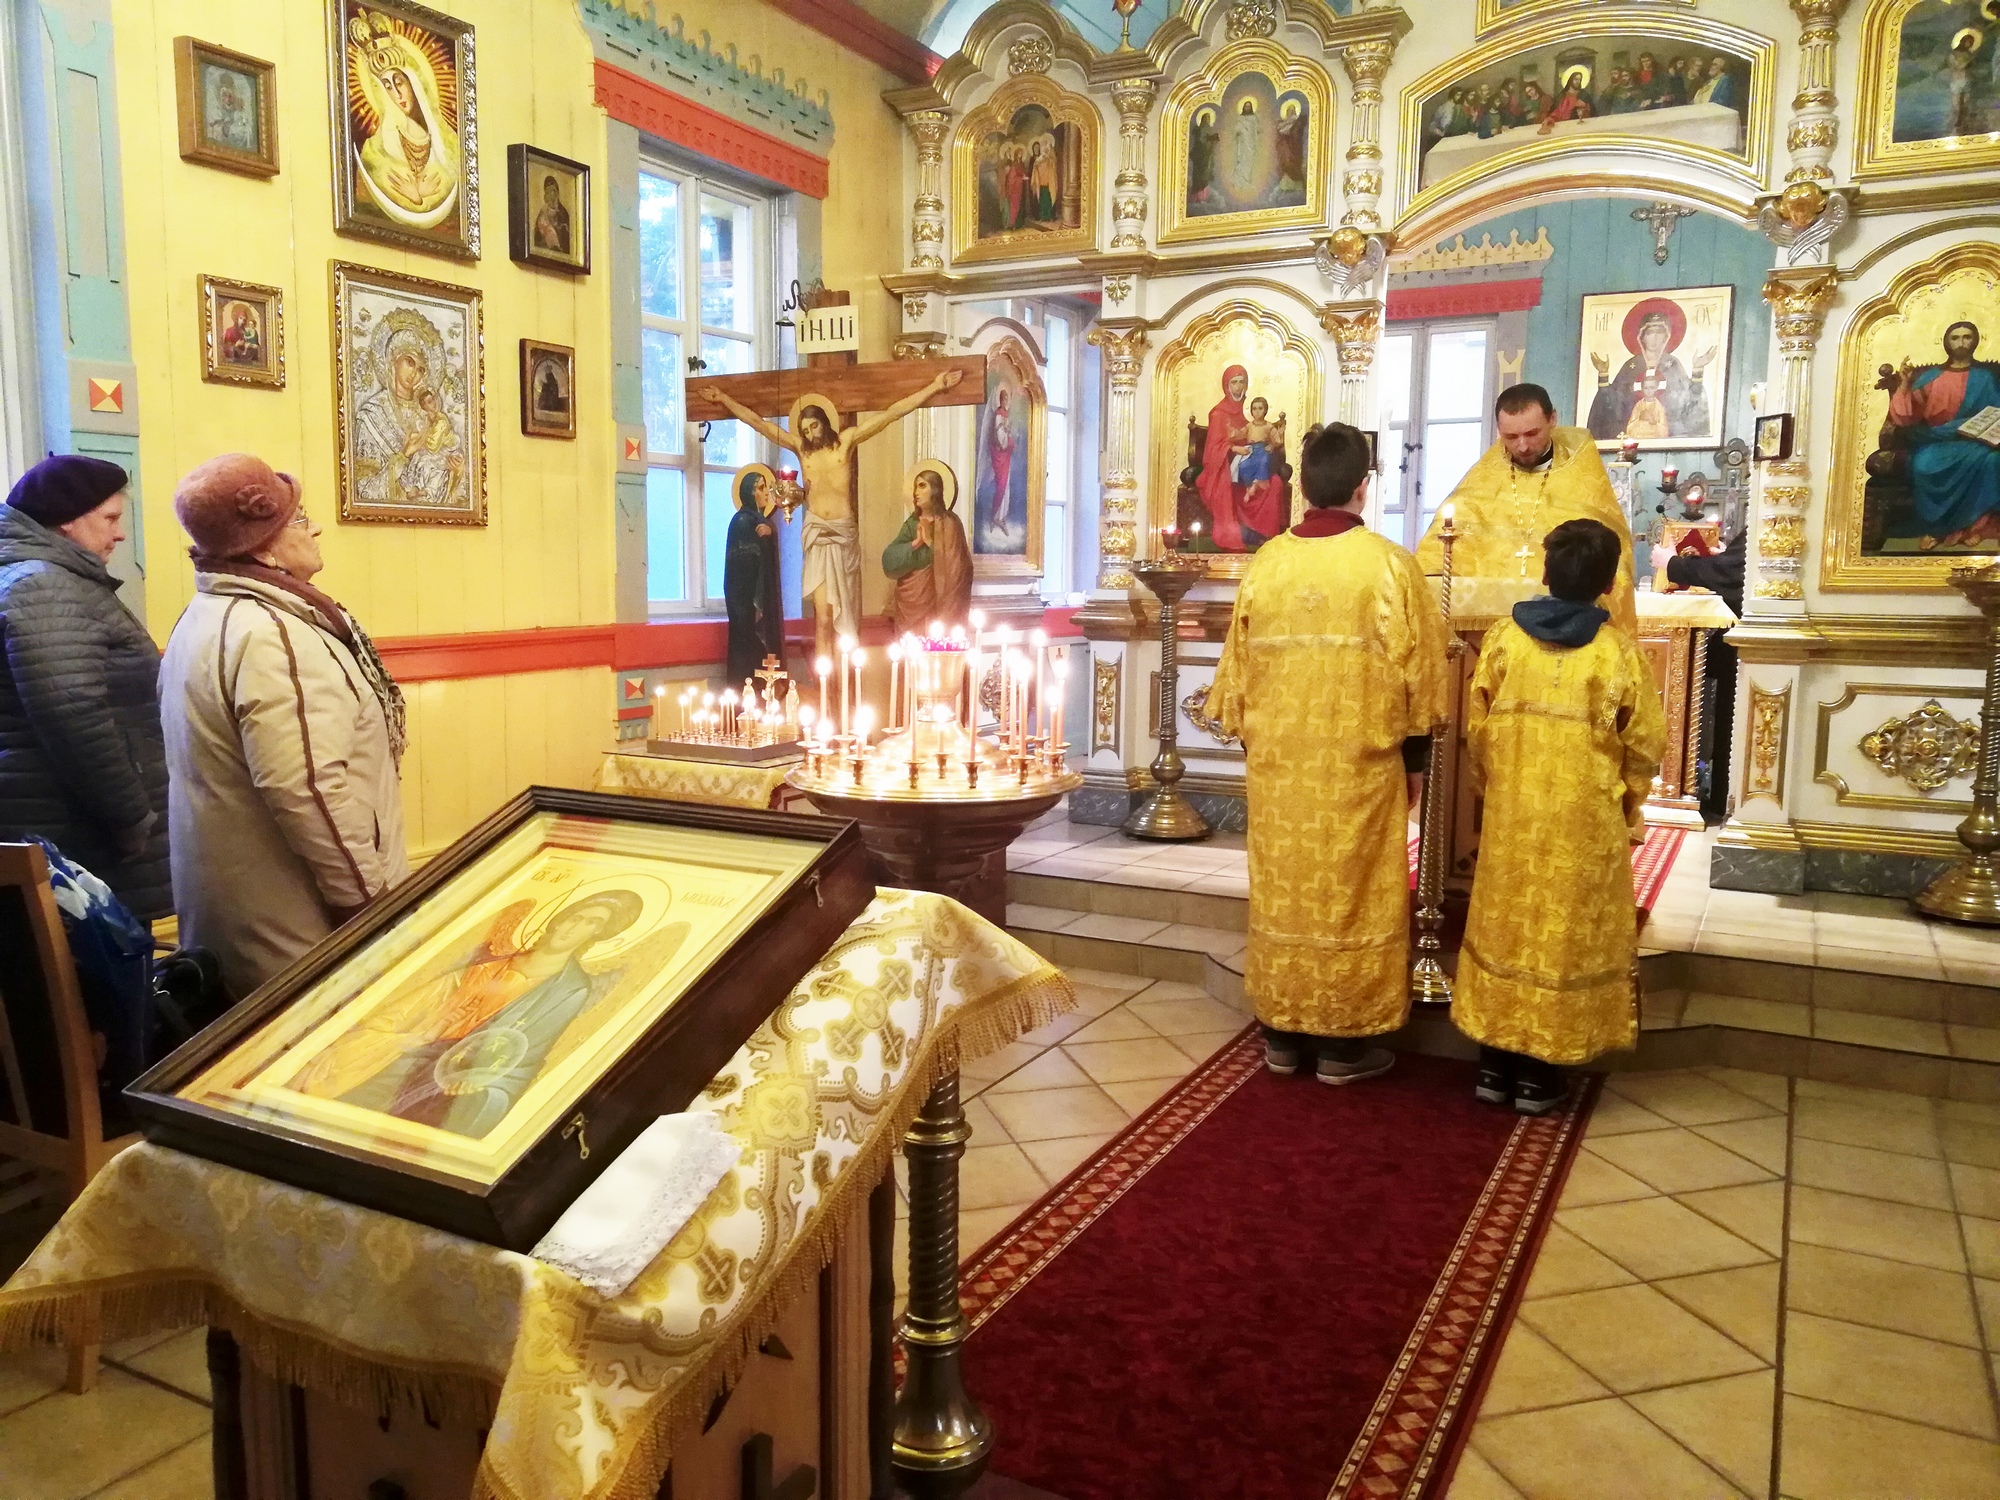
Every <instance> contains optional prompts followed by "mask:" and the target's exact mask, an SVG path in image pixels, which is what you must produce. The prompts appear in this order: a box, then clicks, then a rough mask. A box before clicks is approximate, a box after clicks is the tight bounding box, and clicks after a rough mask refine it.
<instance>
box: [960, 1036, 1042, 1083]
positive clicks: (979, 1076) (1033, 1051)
mask: <svg viewBox="0 0 2000 1500" xmlns="http://www.w3.org/2000/svg"><path fill="white" fill-rule="evenodd" d="M1041 1055H1042V1049H1041V1048H1040V1047H1033V1046H1030V1045H1029V1044H1028V1043H1026V1042H1009V1043H1008V1044H1007V1045H1006V1046H1004V1047H1002V1048H1000V1049H998V1050H997V1051H994V1052H989V1053H987V1054H986V1055H985V1056H984V1057H975V1058H972V1059H971V1060H970V1061H967V1062H963V1063H961V1064H959V1068H958V1076H959V1078H960V1079H962V1080H963V1081H964V1082H965V1083H966V1084H967V1085H969V1087H968V1088H967V1089H966V1092H967V1093H968V1094H970V1093H973V1092H976V1091H977V1089H979V1088H984V1087H985V1086H986V1085H987V1084H989V1083H993V1082H996V1081H998V1080H999V1079H1002V1078H1005V1077H1006V1076H1007V1075H1008V1074H1009V1073H1011V1072H1013V1071H1014V1070H1015V1069H1016V1068H1019V1067H1022V1066H1024V1065H1025V1064H1027V1063H1031V1062H1033V1061H1034V1060H1035V1059H1036V1058H1038V1057H1040V1056H1041Z"/></svg>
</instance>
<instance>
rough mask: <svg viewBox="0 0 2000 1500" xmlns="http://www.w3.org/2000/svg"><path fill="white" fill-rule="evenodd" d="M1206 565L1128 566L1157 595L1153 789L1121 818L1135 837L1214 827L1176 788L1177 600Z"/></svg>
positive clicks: (1179, 766)
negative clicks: (1157, 691)
mask: <svg viewBox="0 0 2000 1500" xmlns="http://www.w3.org/2000/svg"><path fill="white" fill-rule="evenodd" d="M1204 571H1205V570H1204V567H1203V565H1202V563H1201V560H1200V559H1199V558H1189V559H1187V560H1185V561H1184V562H1181V563H1179V564H1177V563H1176V560H1175V559H1174V558H1173V557H1171V556H1169V557H1164V558H1161V559H1160V560H1159V561H1157V562H1149V563H1140V564H1138V565H1136V566H1135V567H1134V568H1133V569H1132V576H1133V577H1135V578H1137V579H1138V580H1139V581H1140V582H1141V583H1143V584H1144V585H1145V586H1146V587H1147V588H1149V589H1151V590H1152V591H1153V593H1154V594H1155V595H1156V596H1158V598H1159V601H1160V753H1159V754H1158V755H1156V756H1154V757H1153V781H1154V783H1155V789H1154V791H1153V792H1152V794H1151V795H1150V796H1148V797H1147V798H1146V800H1145V801H1144V802H1142V803H1140V804H1139V806H1138V807H1137V808H1136V809H1134V810H1133V812H1132V815H1131V816H1130V817H1128V818H1127V819H1126V820H1125V832H1127V833H1129V834H1131V835H1132V837H1134V838H1140V839H1161V840H1175V839H1205V838H1207V837H1208V836H1209V834H1210V833H1211V832H1213V830H1212V829H1211V828H1210V827H1209V826H1208V819H1206V818H1204V817H1203V816H1202V815H1201V813H1200V812H1199V811H1198V810H1197V809H1196V808H1195V805H1194V804H1193V803H1192V802H1190V801H1188V799H1187V794H1186V793H1184V792H1183V791H1182V790H1181V789H1180V779H1181V777H1183V776H1184V775H1186V774H1187V765H1186V763H1185V762H1184V761H1182V759H1181V751H1180V734H1179V730H1180V726H1179V724H1178V723H1177V722H1176V720H1175V717H1174V716H1175V715H1176V714H1177V713H1178V712H1179V711H1180V710H1179V703H1180V654H1179V629H1180V604H1181V600H1182V599H1183V598H1184V597H1186V595H1187V592H1188V590H1189V589H1191V588H1193V587H1194V586H1195V585H1196V584H1197V583H1199V582H1201V580H1202V577H1203V574H1204Z"/></svg>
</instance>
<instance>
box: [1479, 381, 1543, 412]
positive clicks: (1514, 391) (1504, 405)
mask: <svg viewBox="0 0 2000 1500" xmlns="http://www.w3.org/2000/svg"><path fill="white" fill-rule="evenodd" d="M1537 408H1539V409H1540V410H1541V411H1543V412H1544V413H1546V414H1547V415H1549V416H1551V417H1553V416H1554V415H1555V414H1556V404H1555V402H1553V401H1551V400H1550V399H1549V393H1548V391H1547V390H1546V389H1545V388H1544V387H1542V386H1539V385H1510V386H1508V387H1507V389H1506V390H1504V391H1502V392H1501V393H1500V394H1499V395H1497V396H1495V397H1494V398H1493V415H1494V416H1496V417H1497V416H1499V415H1500V413H1502V412H1503V411H1505V412H1520V411H1531V410H1535V409H1537Z"/></svg>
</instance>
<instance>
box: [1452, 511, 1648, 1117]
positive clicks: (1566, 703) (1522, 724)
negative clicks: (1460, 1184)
mask: <svg viewBox="0 0 2000 1500" xmlns="http://www.w3.org/2000/svg"><path fill="white" fill-rule="evenodd" d="M1625 546H1626V543H1625V539H1624V538H1623V537H1621V536H1619V535H1618V534H1617V533H1616V532H1614V531H1612V529H1611V528H1610V527H1608V526H1605V525H1602V524H1600V523H1599V522H1597V521H1589V520H1575V521H1565V522H1563V523H1562V525H1560V526H1558V527H1556V528H1555V529H1554V530H1553V531H1551V532H1550V533H1549V534H1548V536H1547V537H1546V538H1544V539H1543V543H1542V550H1543V551H1544V553H1545V555H1546V558H1547V563H1546V568H1547V583H1548V587H1549V592H1548V594H1547V595H1545V596H1543V597H1541V598H1538V599H1529V600H1526V601H1524V602H1523V603H1520V604H1517V605H1515V606H1514V612H1513V618H1512V619H1510V620H1508V621H1506V622H1504V623H1503V624H1501V625H1499V626H1497V627H1496V628H1494V629H1492V630H1489V631H1488V632H1487V633H1486V639H1485V641H1484V643H1483V645H1482V649H1481V651H1480V654H1479V667H1478V670H1477V671H1476V672H1475V673H1474V674H1473V678H1472V692H1471V695H1470V699H1469V704H1468V707H1467V710H1466V719H1465V741H1466V747H1467V749H1468V751H1469V754H1470V760H1471V764H1472V774H1473V779H1474V784H1475V785H1477V786H1481V787H1482V788H1483V790H1484V792H1485V796H1486V810H1485V818H1484V822H1483V824H1482V827H1481V832H1480V841H1479V870H1478V874H1477V875H1476V876H1475V877H1474V878H1473V884H1472V908H1471V910H1470V911H1469V912H1468V913H1467V915H1466V922H1465V942H1464V944H1463V945H1462V946H1461V947H1460V949H1459V954H1458V974H1457V978H1456V981H1455V984H1454V988H1453V993H1452V1001H1451V1017H1452V1020H1453V1021H1454V1022H1456V1023H1457V1026H1458V1029H1459V1030H1460V1031H1462V1032H1464V1033H1465V1034H1466V1035H1467V1036H1469V1037H1471V1038H1472V1039H1473V1040H1474V1041H1476V1042H1478V1043H1479V1044H1480V1049H1479V1061H1480V1066H1479V1085H1478V1090H1477V1092H1478V1095H1479V1098H1480V1099H1482V1100H1484V1101H1485V1102H1486V1103H1488V1104H1506V1103H1507V1102H1508V1101H1509V1100H1510V1099H1511V1100H1512V1102H1513V1105H1514V1108H1515V1110H1516V1111H1518V1112H1519V1113H1521V1114H1524V1115H1539V1114H1545V1113H1547V1112H1548V1111H1549V1110H1552V1109H1554V1108H1555V1107H1556V1106H1557V1105H1559V1104H1560V1103H1561V1102H1562V1099H1563V1094H1564V1091H1565V1084H1564V1080H1563V1077H1562V1074H1561V1073H1560V1072H1558V1071H1557V1068H1556V1067H1555V1066H1553V1065H1555V1064H1574V1063H1583V1062H1588V1061H1590V1059H1592V1058H1593V1057H1596V1056H1597V1055H1598V1054H1599V1053H1601V1052H1608V1051H1611V1050H1613V1049H1614V1048H1623V1047H1630V1046H1632V1045H1633V1044H1634V1043H1635V1042H1636V1041H1637V1039H1638V996H1637V993H1636V991H1635V989H1634V979H1635V976H1634V973H1633V962H1634V960H1635V958H1636V957H1637V954H1636V946H1637V945H1636V939H1637V934H1638V920H1637V915H1636V912H1635V910H1634V907H1633V901H1632V851H1631V845H1632V844H1633V843H1636V842H1637V841H1638V840H1640V839H1642V838H1643V837H1644V836H1645V823H1644V820H1643V808H1644V806H1645V802H1646V795H1647V793H1648V792H1650V791H1651V790H1652V786H1653V773H1654V772H1656V771H1658V770H1659V768H1660V750H1661V747H1662V746H1663V745H1664V744H1665V742H1666V727H1665V724H1664V722H1663V720H1662V717H1661V714H1660V695H1659V693H1658V691H1657V690H1656V689H1655V688H1654V686H1653V670H1652V668H1651V667H1649V666H1648V665H1647V664H1646V659H1645V658H1644V657H1643V656H1641V655H1640V654H1639V648H1638V647H1637V646H1636V645H1635V644H1634V643H1633V641H1632V639H1631V637H1629V636H1627V635H1626V634H1625V633H1624V632H1623V631H1622V630H1618V629H1616V628H1614V627H1612V626H1611V625H1610V624H1609V623H1608V622H1609V620H1610V618H1611V617H1610V614H1609V612H1608V611H1606V610H1605V609H1603V608H1601V607H1600V606H1601V604H1602V603H1603V600H1604V596H1605V595H1607V594H1608V593H1610V591H1611V590H1612V588H1613V587H1615V585H1616V580H1617V576H1618V565H1619V562H1620V560H1621V559H1622V557H1623V556H1624V552H1625Z"/></svg>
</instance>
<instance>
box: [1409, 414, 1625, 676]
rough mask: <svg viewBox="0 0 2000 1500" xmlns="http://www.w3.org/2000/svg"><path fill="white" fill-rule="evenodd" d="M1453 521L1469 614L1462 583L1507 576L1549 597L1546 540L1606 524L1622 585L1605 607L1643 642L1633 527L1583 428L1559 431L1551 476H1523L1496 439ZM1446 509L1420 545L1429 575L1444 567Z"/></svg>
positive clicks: (1456, 608) (1457, 497)
mask: <svg viewBox="0 0 2000 1500" xmlns="http://www.w3.org/2000/svg"><path fill="white" fill-rule="evenodd" d="M1449 498H1450V502H1451V506H1452V524H1453V526H1454V527H1455V528H1456V530H1457V532H1458V540H1457V542H1456V543H1454V544H1453V546H1452V549H1451V571H1452V576H1453V579H1454V584H1453V589H1452V613H1453V614H1454V615H1462V614H1464V613H1465V611H1464V610H1463V609H1462V608H1461V607H1460V605H1459V600H1458V588H1457V584H1456V580H1458V579H1461V578H1463V579H1473V578H1507V579H1513V580H1515V581H1516V582H1517V583H1521V584H1526V585H1529V587H1528V588H1527V591H1526V593H1524V594H1522V595H1521V597H1522V598H1527V597H1529V595H1533V594H1539V593H1541V592H1542V588H1541V582H1542V538H1543V537H1545V536H1547V535H1548V534H1549V533H1550V532H1551V531H1553V530H1554V529H1555V528H1556V527H1557V526H1558V525H1560V524H1561V523H1562V522H1564V521H1573V520H1576V519H1578V518H1579V517H1583V518H1587V519H1589V520H1592V521H1602V522H1603V523H1604V524H1605V525H1606V526H1609V527H1610V528H1611V529H1612V530H1613V531H1615V532H1617V533H1618V537H1619V540H1620V541H1621V542H1622V543H1623V546H1622V548H1621V550H1620V552H1619V554H1618V581H1617V582H1616V583H1615V584H1613V585H1612V588H1611V597H1610V598H1608V599H1607V600H1605V606H1606V608H1608V609H1609V610H1610V611H1611V623H1612V624H1614V625H1616V626H1617V627H1618V628H1619V629H1620V630H1622V631H1624V632H1625V634H1626V635H1627V636H1628V637H1629V638H1631V639H1633V640H1637V639H1638V638H1639V618H1638V615H1637V614H1636V613H1635V612H1634V606H1633V602H1632V528H1631V527H1630V526H1629V525H1628V524H1627V523H1626V520H1625V512H1624V511H1623V510H1622V509H1621V508H1620V507H1619V504H1618V495H1617V492H1616V491H1615V490H1613V489H1612V488H1611V476H1610V475H1609V474H1608V473H1606V472H1605V468H1604V460H1603V459H1602V458H1600V457H1598V454H1597V442H1596V440H1595V439H1594V438H1592V437H1591V435H1590V434H1589V433H1588V432H1587V431H1585V430H1584V429H1583V428H1581V427H1558V428H1557V429H1556V430H1555V456H1554V457H1553V458H1552V459H1551V461H1550V463H1549V467H1548V470H1547V472H1545V473H1541V474H1524V473H1522V472H1521V471H1520V470H1519V469H1517V468H1515V467H1514V464H1513V461H1512V460H1510V459H1509V458H1508V457H1507V448H1506V445H1505V444H1503V443H1498V442H1496V443H1495V444H1494V445H1493V446H1492V447H1491V448H1488V449H1487V450H1486V452H1485V453H1484V454H1483V455H1482V456H1481V457H1480V460H1479V462H1478V463H1476V464H1474V465H1473V466H1472V467H1471V468H1470V469H1468V470H1467V471H1466V475H1465V478H1463V479H1461V480H1459V482H1458V488H1457V489H1455V490H1453V491H1452V492H1451V495H1450V497H1449ZM1443 514H1444V512H1443V508H1442V507H1440V508H1439V511H1438V519H1434V520H1433V521H1432V522H1431V529H1430V530H1429V531H1427V532H1425V533H1424V539H1423V541H1421V542H1419V543H1418V544H1417V561H1418V562H1420V563H1422V564H1423V568H1424V572H1426V573H1429V574H1433V575H1435V574H1437V573H1440V572H1442V571H1443V570H1444V543H1442V542H1441V541H1439V540H1438V528H1439V526H1441V525H1442V524H1443V521H1442V517H1443Z"/></svg>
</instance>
